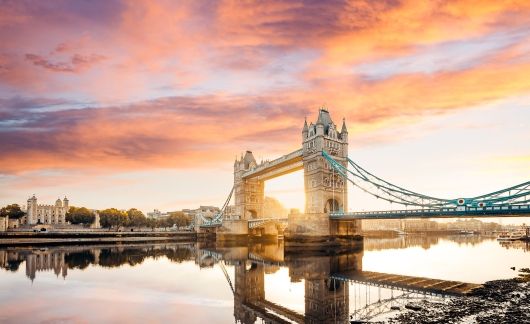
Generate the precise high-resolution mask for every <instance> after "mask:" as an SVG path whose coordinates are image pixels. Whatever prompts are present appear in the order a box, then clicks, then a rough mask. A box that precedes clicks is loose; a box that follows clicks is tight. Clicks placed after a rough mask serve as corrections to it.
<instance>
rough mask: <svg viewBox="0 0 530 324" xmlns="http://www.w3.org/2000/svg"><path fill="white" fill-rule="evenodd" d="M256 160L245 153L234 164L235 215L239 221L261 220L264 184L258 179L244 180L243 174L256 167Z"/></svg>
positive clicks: (248, 152) (248, 153) (251, 155)
mask: <svg viewBox="0 0 530 324" xmlns="http://www.w3.org/2000/svg"><path fill="white" fill-rule="evenodd" d="M256 165H257V164H256V159H255V158H254V155H253V154H252V152H251V151H247V152H246V153H245V155H244V156H241V159H236V161H235V162H234V196H235V214H236V215H238V216H240V219H243V220H247V219H254V218H262V216H263V200H264V194H265V183H264V181H262V180H259V179H258V178H250V179H244V178H243V174H244V173H245V172H247V171H249V170H251V169H254V168H255V167H256Z"/></svg>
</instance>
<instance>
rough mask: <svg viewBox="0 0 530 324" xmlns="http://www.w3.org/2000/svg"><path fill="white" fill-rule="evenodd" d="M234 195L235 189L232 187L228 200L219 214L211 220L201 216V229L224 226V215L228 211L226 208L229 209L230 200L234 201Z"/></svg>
mask: <svg viewBox="0 0 530 324" xmlns="http://www.w3.org/2000/svg"><path fill="white" fill-rule="evenodd" d="M233 193H234V187H232V190H230V193H229V194H228V198H227V199H226V201H225V203H224V205H223V207H222V208H221V210H219V212H218V213H217V214H215V215H214V216H213V217H212V218H211V219H208V218H206V217H204V216H203V215H200V217H201V221H202V224H200V226H201V227H217V226H221V225H222V224H223V217H224V213H225V211H226V207H228V204H229V203H230V199H232V194H233Z"/></svg>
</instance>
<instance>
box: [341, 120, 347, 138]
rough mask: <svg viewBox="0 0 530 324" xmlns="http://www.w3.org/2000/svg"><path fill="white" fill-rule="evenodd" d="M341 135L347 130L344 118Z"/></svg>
mask: <svg viewBox="0 0 530 324" xmlns="http://www.w3.org/2000/svg"><path fill="white" fill-rule="evenodd" d="M340 132H341V133H346V134H347V133H348V129H347V128H346V118H342V130H341V131H340Z"/></svg>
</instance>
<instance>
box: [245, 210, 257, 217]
mask: <svg viewBox="0 0 530 324" xmlns="http://www.w3.org/2000/svg"><path fill="white" fill-rule="evenodd" d="M247 213H248V217H247V219H256V218H258V212H257V211H256V210H254V209H249V210H247Z"/></svg>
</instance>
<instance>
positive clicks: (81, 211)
mask: <svg viewBox="0 0 530 324" xmlns="http://www.w3.org/2000/svg"><path fill="white" fill-rule="evenodd" d="M95 218H96V216H95V215H94V213H92V212H91V211H90V210H88V209H87V208H85V207H73V206H72V207H70V209H68V212H67V213H66V220H67V221H68V222H70V223H72V224H92V223H93V222H94V219H95Z"/></svg>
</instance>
